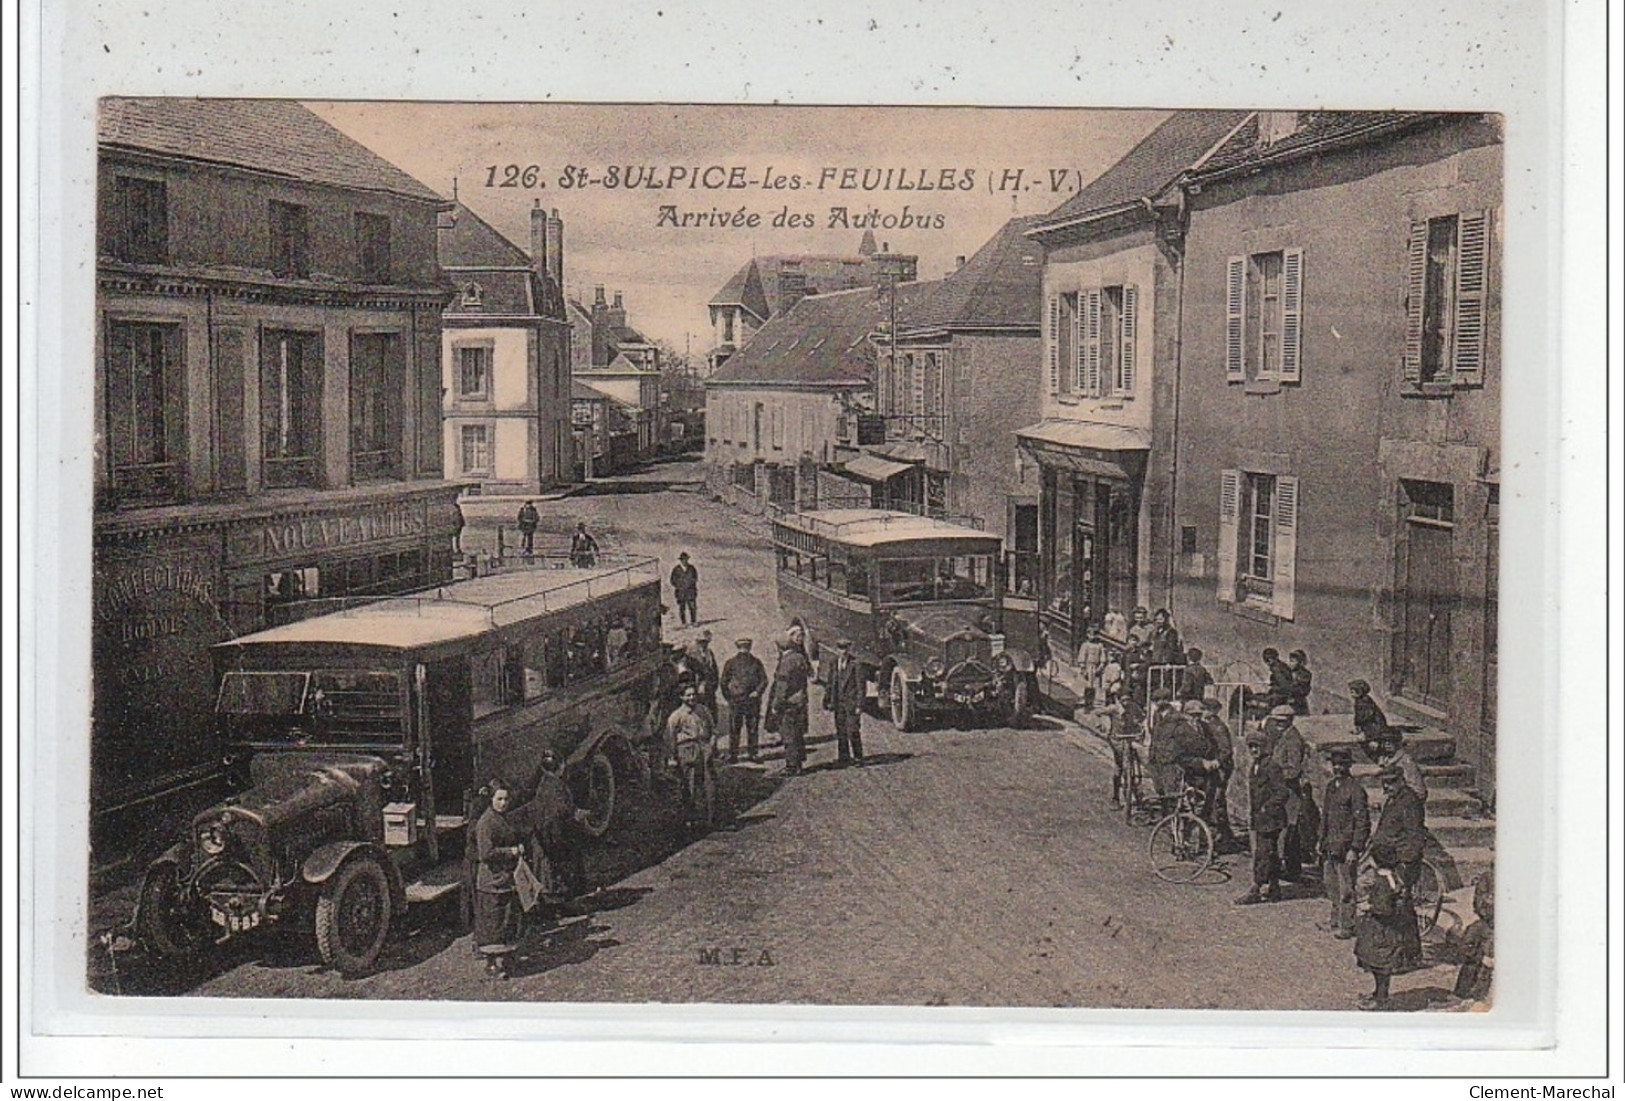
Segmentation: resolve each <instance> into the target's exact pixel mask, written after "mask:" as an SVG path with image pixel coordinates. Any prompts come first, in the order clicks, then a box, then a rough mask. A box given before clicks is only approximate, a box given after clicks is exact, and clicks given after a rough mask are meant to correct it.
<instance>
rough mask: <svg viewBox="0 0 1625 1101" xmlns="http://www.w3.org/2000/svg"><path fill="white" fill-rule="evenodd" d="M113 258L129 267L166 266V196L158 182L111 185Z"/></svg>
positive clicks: (124, 179)
mask: <svg viewBox="0 0 1625 1101" xmlns="http://www.w3.org/2000/svg"><path fill="white" fill-rule="evenodd" d="M112 238H113V240H112V247H113V255H114V256H116V257H117V258H118V259H120V260H126V261H129V262H130V263H132V264H165V263H168V262H169V193H168V189H167V188H166V187H165V186H164V182H163V181H162V180H144V179H141V178H140V177H137V176H119V177H117V178H116V179H115V180H114V181H113V232H112Z"/></svg>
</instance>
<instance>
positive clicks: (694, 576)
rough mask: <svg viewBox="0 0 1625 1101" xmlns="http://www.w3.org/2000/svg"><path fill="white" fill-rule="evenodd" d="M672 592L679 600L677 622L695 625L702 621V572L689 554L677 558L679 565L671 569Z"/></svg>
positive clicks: (685, 553)
mask: <svg viewBox="0 0 1625 1101" xmlns="http://www.w3.org/2000/svg"><path fill="white" fill-rule="evenodd" d="M671 592H672V596H674V597H675V598H676V599H677V621H678V623H679V624H693V623H698V622H699V621H700V613H699V611H698V610H697V608H698V603H699V599H700V571H699V570H697V569H695V568H694V565H693V563H691V562H690V561H689V560H688V552H687V551H684V552H683V553H681V554H679V555H678V556H677V565H675V566H673V567H672V568H671Z"/></svg>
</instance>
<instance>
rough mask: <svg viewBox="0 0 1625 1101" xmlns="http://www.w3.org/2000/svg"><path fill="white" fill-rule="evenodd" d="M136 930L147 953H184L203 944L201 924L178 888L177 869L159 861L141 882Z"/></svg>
mask: <svg viewBox="0 0 1625 1101" xmlns="http://www.w3.org/2000/svg"><path fill="white" fill-rule="evenodd" d="M136 933H137V936H138V937H139V938H140V940H141V943H142V944H144V945H145V946H146V948H147V950H148V951H149V952H155V953H157V954H158V955H160V956H184V955H187V954H189V953H191V952H192V951H193V950H194V949H196V948H197V947H198V946H199V945H200V944H202V943H204V936H205V931H204V928H203V923H202V922H201V921H199V920H198V915H197V913H196V911H195V909H194V908H193V907H192V906H191V905H190V904H189V903H188V902H187V901H186V898H185V895H184V893H183V892H182V890H181V883H180V869H179V867H177V866H176V865H174V864H167V863H166V864H160V865H158V866H157V867H156V868H153V869H152V870H151V871H149V872H148V873H147V877H146V879H145V880H143V881H142V883H141V899H140V902H139V903H138V904H137V905H136Z"/></svg>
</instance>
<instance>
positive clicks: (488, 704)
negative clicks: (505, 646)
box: [468, 650, 508, 719]
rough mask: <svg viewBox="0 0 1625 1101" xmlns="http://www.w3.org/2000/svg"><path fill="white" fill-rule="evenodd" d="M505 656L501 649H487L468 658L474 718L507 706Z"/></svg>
mask: <svg viewBox="0 0 1625 1101" xmlns="http://www.w3.org/2000/svg"><path fill="white" fill-rule="evenodd" d="M507 656H508V655H507V654H506V653H505V652H504V651H502V650H489V651H487V652H486V653H483V654H474V655H472V656H470V657H469V659H468V671H469V676H470V681H471V683H470V689H471V692H472V695H473V703H474V717H475V718H476V719H477V718H479V717H480V716H482V715H489V714H490V713H491V712H493V711H497V710H500V709H501V708H503V707H505V706H507V703H508V678H507Z"/></svg>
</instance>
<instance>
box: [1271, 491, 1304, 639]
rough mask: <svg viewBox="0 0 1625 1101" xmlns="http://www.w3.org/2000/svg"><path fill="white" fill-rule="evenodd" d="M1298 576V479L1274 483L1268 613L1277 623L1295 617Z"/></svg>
mask: <svg viewBox="0 0 1625 1101" xmlns="http://www.w3.org/2000/svg"><path fill="white" fill-rule="evenodd" d="M1297 574H1298V479H1296V478H1289V477H1286V476H1285V475H1282V476H1279V477H1277V478H1276V479H1275V576H1274V577H1273V578H1272V579H1271V582H1272V588H1271V591H1272V594H1273V595H1272V596H1271V599H1270V605H1271V610H1273V611H1274V612H1275V614H1276V616H1277V617H1278V618H1280V619H1291V618H1293V616H1294V615H1295V614H1296V605H1297Z"/></svg>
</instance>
